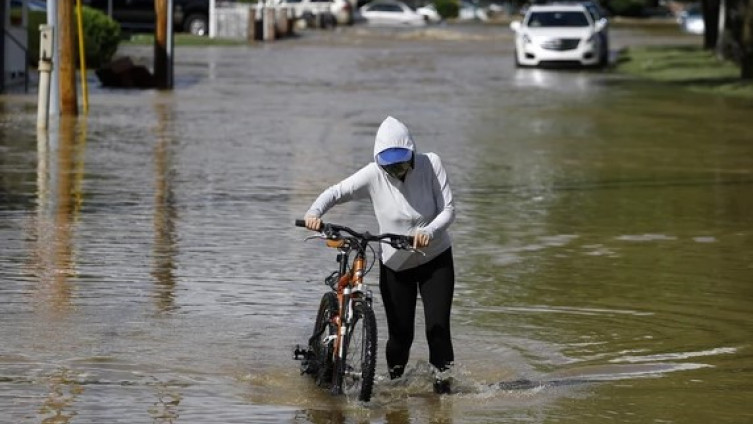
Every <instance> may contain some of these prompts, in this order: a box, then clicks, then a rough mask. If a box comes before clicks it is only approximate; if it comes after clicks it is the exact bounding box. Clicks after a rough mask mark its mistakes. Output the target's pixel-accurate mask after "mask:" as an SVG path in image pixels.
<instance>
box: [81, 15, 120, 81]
mask: <svg viewBox="0 0 753 424" xmlns="http://www.w3.org/2000/svg"><path fill="white" fill-rule="evenodd" d="M82 14H83V27H84V51H85V52H86V67H87V68H99V67H100V66H102V65H104V64H106V63H108V62H109V61H110V60H111V59H112V57H113V55H115V52H116V51H117V50H118V43H120V24H118V23H117V22H115V21H114V20H112V19H111V18H110V17H109V16H107V15H106V14H105V13H103V12H101V11H99V10H97V9H92V8H90V7H86V6H84V7H83V8H82ZM77 51H78V48H77Z"/></svg>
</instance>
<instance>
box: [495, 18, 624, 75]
mask: <svg viewBox="0 0 753 424" xmlns="http://www.w3.org/2000/svg"><path fill="white" fill-rule="evenodd" d="M510 28H512V29H513V30H514V31H515V63H516V64H517V65H518V66H538V65H544V64H550V63H551V64H554V63H560V64H562V63H573V64H579V65H582V66H605V65H606V64H607V61H608V58H609V52H608V51H607V45H608V40H606V36H605V35H606V32H605V29H606V21H605V20H599V21H594V20H593V18H592V16H591V14H590V13H588V9H586V8H585V6H583V5H579V4H570V5H568V4H562V5H534V6H531V7H530V8H529V9H528V11H527V12H526V15H525V17H524V18H523V22H522V23H521V22H519V21H515V22H513V23H511V24H510Z"/></svg>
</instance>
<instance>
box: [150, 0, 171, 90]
mask: <svg viewBox="0 0 753 424" xmlns="http://www.w3.org/2000/svg"><path fill="white" fill-rule="evenodd" d="M154 13H155V15H156V17H155V19H156V21H155V25H154V79H155V80H156V84H157V88H161V89H167V90H169V89H172V88H173V2H172V0H155V2H154Z"/></svg>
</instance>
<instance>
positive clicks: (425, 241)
mask: <svg viewBox="0 0 753 424" xmlns="http://www.w3.org/2000/svg"><path fill="white" fill-rule="evenodd" d="M430 240H431V239H430V238H429V235H428V234H426V233H424V232H421V230H416V234H414V235H413V248H414V249H420V248H422V247H426V246H428V245H429V241H430Z"/></svg>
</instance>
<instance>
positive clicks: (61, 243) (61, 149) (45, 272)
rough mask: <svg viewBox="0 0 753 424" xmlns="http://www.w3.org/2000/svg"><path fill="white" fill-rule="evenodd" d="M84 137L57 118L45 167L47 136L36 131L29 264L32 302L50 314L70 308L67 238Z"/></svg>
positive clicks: (77, 200) (78, 197)
mask: <svg viewBox="0 0 753 424" xmlns="http://www.w3.org/2000/svg"><path fill="white" fill-rule="evenodd" d="M85 139H86V133H85V126H83V127H82V128H81V132H80V133H78V135H77V132H76V121H75V120H74V119H71V118H63V119H61V120H60V131H59V134H58V142H57V150H56V151H53V152H52V154H53V155H55V156H56V157H55V158H54V160H53V161H52V164H53V166H51V167H50V156H49V155H50V152H49V144H50V143H49V140H48V136H47V135H46V134H44V133H41V134H38V135H37V183H38V188H37V213H36V220H37V222H36V225H33V226H31V228H33V229H34V230H35V233H34V234H32V238H33V240H35V242H34V245H35V248H34V253H33V255H31V256H30V258H31V259H32V260H33V262H32V263H31V264H30V265H31V268H32V269H33V272H34V274H35V275H36V277H37V284H36V290H35V292H34V295H35V297H36V299H37V300H36V302H35V304H36V305H37V306H39V307H40V308H43V309H46V313H50V314H52V315H55V316H56V315H59V314H65V313H66V312H67V311H68V310H69V309H70V308H71V295H72V291H73V290H74V287H73V286H74V282H73V281H72V279H73V277H75V275H76V263H75V252H74V248H73V245H72V238H73V237H74V235H75V234H74V226H75V221H76V220H77V218H78V216H79V212H80V208H81V202H82V194H81V191H82V188H81V183H82V178H83V156H84V149H85V145H86V142H85ZM48 169H49V171H50V172H48Z"/></svg>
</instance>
